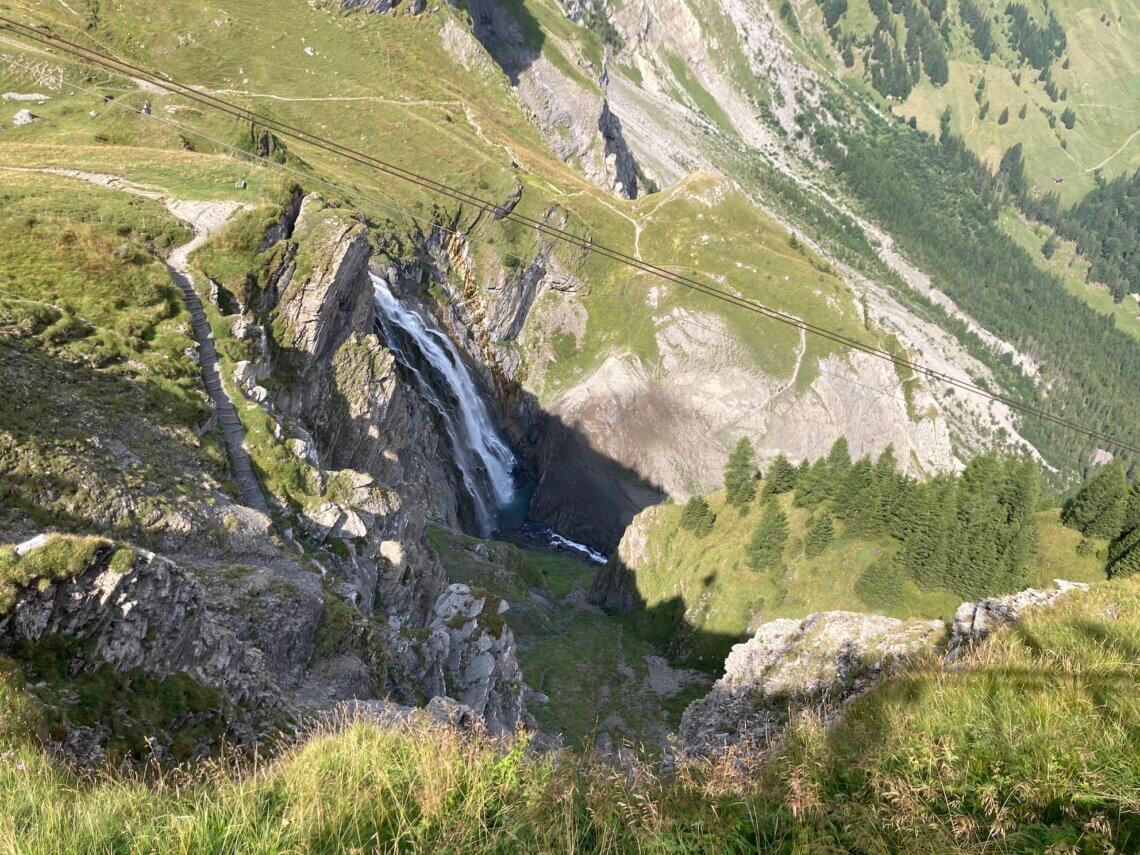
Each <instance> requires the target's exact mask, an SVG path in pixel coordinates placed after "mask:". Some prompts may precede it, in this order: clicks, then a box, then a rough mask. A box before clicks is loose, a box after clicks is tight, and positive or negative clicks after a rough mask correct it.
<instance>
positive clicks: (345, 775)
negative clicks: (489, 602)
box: [0, 580, 1140, 852]
mask: <svg viewBox="0 0 1140 855" xmlns="http://www.w3.org/2000/svg"><path fill="white" fill-rule="evenodd" d="M1138 628H1140V582H1138V581H1137V580H1123V581H1120V582H1113V583H1109V584H1107V585H1104V586H1100V587H1098V588H1097V589H1096V590H1094V591H1093V592H1091V593H1088V594H1078V595H1074V596H1072V597H1071V599H1070V600H1068V601H1067V602H1065V603H1064V604H1062V605H1061V606H1059V607H1057V608H1055V609H1053V610H1046V611H1042V612H1039V613H1036V614H1033V615H1031V616H1029V617H1028V618H1027V619H1025V620H1024V621H1023V622H1022V623H1021V624H1020V625H1018V626H1017V627H1014V628H1011V629H1009V630H1006V631H1003V632H1001V633H999V634H998V635H996V636H994V637H992V638H991V639H990V640H988V641H987V642H985V643H984V644H982V645H981V646H980V647H979V648H977V649H976V650H974V651H972V652H970V653H968V654H967V655H965V656H964V657H962V658H960V659H959V660H958V661H957V662H955V663H954V665H953V666H952V667H944V666H943V665H942V664H941V663H939V662H937V661H931V662H928V663H923V664H918V665H916V666H913V667H911V668H910V669H908V670H906V671H904V672H903V673H901V674H899V675H897V676H894V677H892V678H891V679H889V680H888V681H887V682H886V683H885V684H882V685H880V686H879V687H878V688H876V689H874V690H872V691H871V692H870V693H868V694H867V695H865V696H864V697H863V698H861V699H860V700H858V701H856V702H855V703H854V704H853V705H852V706H851V707H850V708H849V709H848V711H847V712H846V714H845V717H844V718H843V719H842V720H841V721H840V723H839V724H838V725H836V726H835V727H833V728H825V727H822V726H821V725H820V724H819V723H817V722H813V721H810V720H809V721H805V722H802V723H801V724H800V725H799V726H798V727H797V728H796V729H795V731H794V732H793V733H792V735H791V738H790V739H789V740H788V741H787V743H786V744H785V746H784V747H783V748H782V749H781V750H780V751H778V752H777V753H776V755H775V756H774V757H773V759H772V760H771V761H770V763H769V765H768V766H767V767H766V768H764V769H762V770H760V771H757V772H751V771H750V772H748V773H746V774H741V773H740V772H739V770H737V769H735V768H734V767H733V766H732V764H724V765H714V766H708V765H701V764H698V765H696V766H682V767H681V768H680V769H679V770H678V771H677V772H676V773H675V774H671V775H664V776H630V775H628V774H626V773H625V772H624V771H620V770H615V769H613V768H612V767H610V766H608V765H605V764H598V763H595V762H592V761H590V760H589V759H582V758H580V757H578V756H575V755H571V754H562V755H549V754H547V755H527V754H526V753H525V752H524V751H523V750H522V749H523V746H522V744H521V743H519V744H515V745H514V746H513V747H511V746H505V745H504V746H499V747H494V746H488V745H485V744H483V743H481V742H479V741H478V740H471V739H462V738H457V737H456V736H455V735H453V734H451V733H449V732H445V731H439V730H427V729H425V728H423V727H418V726H417V727H414V728H412V729H411V730H405V729H396V730H384V729H380V728H377V727H376V726H374V725H371V724H367V723H358V724H355V725H351V726H349V727H346V728H343V729H340V730H331V731H324V732H319V733H317V734H315V735H313V736H312V737H310V738H309V739H307V740H305V741H303V742H302V743H301V744H299V745H298V746H297V747H295V748H293V749H290V750H288V751H287V752H286V753H285V754H284V755H283V756H281V757H280V758H279V759H278V760H276V761H273V762H270V763H265V762H263V763H261V764H259V766H258V767H257V768H256V769H252V768H250V767H249V766H242V765H239V764H236V763H235V764H226V763H221V764H217V765H214V766H210V767H207V768H200V769H199V771H198V773H197V775H196V776H192V777H190V778H175V777H167V778H166V779H164V780H163V781H160V782H157V783H148V782H146V781H144V780H141V779H138V778H134V777H127V776H122V775H116V774H109V775H105V776H93V777H76V776H74V775H71V774H69V773H67V772H66V771H64V770H62V769H60V768H58V767H56V766H54V765H53V764H52V763H51V762H50V761H49V760H48V759H46V758H45V756H44V755H43V754H42V752H40V751H39V749H38V748H36V747H35V745H34V744H32V743H31V742H29V741H27V740H26V738H18V737H15V736H14V734H15V733H16V732H17V728H16V727H7V728H6V725H8V724H9V723H15V724H18V725H19V731H20V732H26V731H25V730H24V728H25V727H26V726H27V725H28V724H34V722H35V717H36V716H35V711H34V709H33V708H31V707H29V705H28V701H27V695H26V694H24V691H23V689H22V687H21V685H20V681H19V678H18V677H17V676H15V675H13V674H12V673H11V672H10V671H5V672H3V673H2V675H0V676H2V678H0V711H2V712H3V715H0V740H3V742H0V790H2V791H3V792H4V793H5V794H6V798H5V800H4V801H3V803H2V804H0V847H2V848H4V849H6V850H10V851H16V852H49V851H63V850H67V851H72V852H96V851H116V850H122V851H126V850H132V851H154V852H218V851H275V852H277V851H317V852H327V851H348V850H350V849H354V848H356V849H364V850H368V849H374V848H377V847H380V846H385V845H387V846H392V845H398V846H399V847H400V848H402V849H408V850H416V851H464V852H483V851H529V852H554V851H599V852H628V851H640V852H665V851H669V852H678V851H756V850H763V851H813V852H838V851H908V852H947V851H968V852H980V851H1043V850H1045V849H1046V848H1048V847H1050V846H1057V847H1058V849H1057V850H1055V851H1107V850H1108V849H1109V848H1110V847H1115V851H1129V850H1131V849H1133V848H1134V847H1135V846H1136V845H1137V843H1138V841H1140V778H1138V777H1137V764H1136V762H1135V760H1136V757H1137V756H1138V752H1140V737H1138V736H1137V734H1140V702H1138V699H1137V696H1136V693H1135V691H1134V687H1135V681H1136V677H1137V669H1138V668H1140V629H1138ZM508 748H510V750H508Z"/></svg>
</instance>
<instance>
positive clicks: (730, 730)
mask: <svg viewBox="0 0 1140 855" xmlns="http://www.w3.org/2000/svg"><path fill="white" fill-rule="evenodd" d="M1056 582H1057V588H1055V589H1051V590H1048V591H1041V590H1036V589H1033V588H1030V589H1028V590H1025V591H1021V592H1019V593H1016V594H1009V595H1007V596H1003V597H992V598H989V599H985V600H980V601H978V602H966V603H962V605H961V606H959V608H958V610H957V614H956V615H955V618H954V622H953V626H952V627H947V625H946V624H945V623H943V622H942V621H940V620H929V621H917V620H912V621H901V620H898V619H896V618H890V617H884V616H881V615H867V614H857V613H855V612H842V611H836V612H822V613H819V614H813V615H809V616H808V617H806V618H804V619H803V620H792V619H788V618H780V619H777V620H773V621H768V622H767V623H763V624H761V625H760V626H759V627H757V629H756V631H755V633H754V634H753V636H752V638H750V639H748V641H745V642H743V643H741V644H737V645H735V646H734V647H733V648H732V650H731V651H730V652H729V655H728V658H727V659H726V660H725V663H724V676H723V677H721V678H720V679H719V680H717V682H716V683H715V684H714V685H713V688H712V691H710V692H709V693H708V695H706V696H705V697H703V698H701V699H699V700H696V701H694V702H693V703H691V704H690V705H689V706H688V708H687V709H686V710H685V712H684V715H683V716H682V719H681V728H680V733H679V736H680V740H681V745H682V748H683V750H684V751H685V752H686V753H688V754H691V755H708V754H715V753H718V752H719V751H722V750H723V749H725V748H727V747H729V746H740V747H746V748H760V749H763V748H764V747H765V746H766V745H767V744H769V743H770V742H771V741H772V740H773V739H775V738H777V737H778V736H779V735H780V734H781V733H782V732H783V729H784V727H785V726H786V725H787V724H788V722H789V721H790V719H791V718H792V717H793V716H794V715H796V714H798V713H800V712H803V711H806V710H812V711H814V712H816V713H821V714H825V715H826V714H828V713H831V712H834V711H835V710H837V709H838V708H839V707H840V706H841V705H842V704H843V703H845V702H847V701H849V700H850V699H851V698H853V697H856V696H857V695H859V694H860V693H862V692H863V691H865V690H866V689H868V688H869V687H870V686H871V685H872V684H873V683H874V682H875V681H876V679H877V678H879V677H880V676H881V675H882V674H883V673H884V672H886V671H888V670H889V669H891V668H892V667H895V666H899V665H902V664H905V663H907V662H910V661H914V660H915V659H917V658H920V657H922V656H943V655H944V656H945V658H946V659H947V660H951V659H953V658H955V657H956V656H957V655H958V654H959V653H960V652H961V650H962V648H963V647H964V646H966V645H969V644H972V643H974V642H977V641H980V640H981V639H983V638H985V637H986V636H987V635H989V634H990V633H992V632H994V631H995V630H997V629H999V628H1000V627H1002V626H1005V625H1008V624H1010V623H1013V622H1014V621H1016V620H1018V619H1019V618H1020V617H1021V616H1022V615H1023V614H1024V613H1025V611H1026V610H1027V609H1029V608H1034V607H1041V606H1050V605H1053V604H1054V603H1056V602H1057V601H1058V600H1059V599H1060V598H1061V597H1064V596H1065V595H1066V594H1068V593H1070V592H1072V591H1080V590H1087V589H1088V586H1087V585H1083V584H1080V583H1074V582H1066V581H1064V580H1061V579H1058V580H1056ZM948 633H949V634H948Z"/></svg>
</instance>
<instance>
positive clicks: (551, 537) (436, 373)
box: [372, 274, 606, 564]
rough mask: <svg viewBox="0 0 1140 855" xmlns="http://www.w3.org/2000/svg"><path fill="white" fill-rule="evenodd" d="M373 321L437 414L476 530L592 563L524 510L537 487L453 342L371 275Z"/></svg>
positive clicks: (583, 548) (593, 557)
mask: <svg viewBox="0 0 1140 855" xmlns="http://www.w3.org/2000/svg"><path fill="white" fill-rule="evenodd" d="M372 287H373V291H374V293H375V298H376V326H377V330H378V332H379V333H380V335H381V338H382V339H383V341H384V344H385V345H386V346H387V347H388V349H389V350H391V351H392V354H393V355H394V356H395V357H396V361H397V362H399V364H400V365H401V367H402V368H403V369H404V370H405V371H406V372H407V375H408V376H409V377H410V378H411V380H412V383H413V384H414V386H415V389H416V392H417V394H418V395H419V397H420V398H421V399H422V400H423V401H424V403H425V404H427V405H428V406H430V407H431V408H432V409H433V410H434V411H435V412H436V414H437V416H438V423H439V424H440V426H441V427H442V429H443V432H444V435H445V438H446V440H447V445H448V447H449V448H450V450H451V453H452V457H453V461H454V463H455V468H456V470H457V472H458V474H459V478H460V481H461V482H462V487H463V490H464V492H465V493H466V497H467V499H468V500H469V501H470V503H471V508H472V513H473V516H474V524H475V527H476V528H477V533H478V534H479V536H480V537H483V538H489V537H492V536H494V535H496V534H501V535H504V536H505V535H511V534H515V535H518V536H520V537H521V538H522V539H524V540H526V541H532V542H537V543H540V544H543V545H545V546H546V547H547V548H549V549H553V550H556V551H557V550H569V551H571V552H574V553H576V554H577V555H578V556H579V557H583V558H586V559H587V560H589V561H592V562H594V563H596V564H604V563H605V562H606V556H605V555H603V554H601V553H600V552H597V551H596V550H594V549H591V548H590V547H589V546H587V545H585V544H583V543H578V542H576V541H573V540H570V539H569V538H567V537H565V536H563V535H561V534H559V533H558V532H556V531H554V530H553V529H550V528H547V527H545V526H541V525H538V524H535V523H533V522H531V521H530V520H529V519H528V517H527V512H528V509H529V507H530V502H531V499H532V498H533V496H534V491H535V487H536V486H537V485H536V483H535V481H534V479H533V478H532V477H529V476H528V475H527V474H526V473H525V471H524V470H523V468H522V467H521V466H520V465H519V461H518V459H517V458H516V456H515V454H514V452H513V451H512V450H511V448H510V446H509V445H508V444H507V442H506V440H505V439H503V437H502V435H501V434H500V433H499V430H498V428H497V427H496V425H495V420H494V418H493V416H492V415H491V411H490V408H489V407H488V406H487V402H486V401H485V400H484V398H483V396H482V394H481V393H480V391H479V387H478V385H477V384H476V382H475V379H474V378H473V377H472V376H471V372H470V370H469V369H468V367H467V364H466V363H465V362H464V361H463V358H462V356H461V355H460V353H459V349H458V348H457V347H456V346H455V344H454V342H452V340H451V339H450V338H449V337H448V335H447V334H446V333H445V332H443V331H442V330H440V329H439V328H438V327H437V326H436V324H435V323H434V321H432V320H431V319H430V318H425V317H423V316H422V315H421V314H420V313H419V312H417V311H415V310H414V309H412V308H410V307H408V306H405V305H404V304H403V303H401V302H400V301H399V300H398V299H397V298H396V296H395V295H394V294H393V293H392V291H391V289H390V288H389V286H388V282H387V281H386V280H385V279H383V278H382V277H380V276H376V275H375V274H372Z"/></svg>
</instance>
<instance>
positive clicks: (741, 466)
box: [724, 436, 756, 507]
mask: <svg viewBox="0 0 1140 855" xmlns="http://www.w3.org/2000/svg"><path fill="white" fill-rule="evenodd" d="M755 454H756V452H755V450H754V449H753V448H752V441H751V440H750V439H749V438H748V437H746V436H742V437H741V438H740V441H739V442H737V443H736V448H734V449H733V450H732V454H730V455H729V456H728V463H727V465H726V466H725V467H724V497H725V499H726V500H727V501H728V503H729V504H730V505H735V506H737V507H743V506H745V505H747V504H748V503H749V502H751V501H752V499H753V497H754V496H755V495H756V484H755V481H756V467H755V465H754V464H753V462H752V459H753V457H754V456H755Z"/></svg>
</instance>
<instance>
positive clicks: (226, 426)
mask: <svg viewBox="0 0 1140 855" xmlns="http://www.w3.org/2000/svg"><path fill="white" fill-rule="evenodd" d="M186 204H187V203H171V204H170V205H167V207H168V208H169V209H170V212H171V213H172V214H174V215H175V216H176V217H182V218H185V217H184V213H179V210H182V211H185V206H186ZM190 204H195V203H190ZM219 204H221V205H225V204H226V203H208V202H206V203H196V206H197V207H199V209H200V210H201V206H207V205H208V206H211V207H212V208H213V211H214V212H217V211H218V207H217V206H218V205H219ZM202 213H203V214H205V211H202ZM232 213H233V210H232V209H231V210H230V211H229V212H228V213H226V214H225V215H224V216H222V217H221V223H225V221H226V220H227V219H228V218H229V214H232ZM187 222H189V223H190V224H191V225H193V226H194V230H195V232H196V234H195V235H194V239H193V240H191V241H190V242H189V243H184V244H183V245H182V246H180V247H177V248H176V249H175V250H174V251H173V252H171V253H170V255H169V257H167V259H166V269H167V270H168V271H169V272H170V278H171V280H173V282H174V284H175V285H177V286H178V288H179V290H180V291H181V292H182V299H183V300H184V301H185V302H186V308H187V309H188V310H189V312H190V320H191V323H192V324H193V327H194V338H195V339H196V340H197V342H198V362H199V364H200V365H201V367H202V382H203V383H205V384H206V392H207V393H208V394H209V395H210V399H211V400H212V401H213V402H214V413H215V414H216V415H217V417H218V426H219V427H220V428H221V430H222V439H223V440H224V442H225V444H226V451H227V453H228V454H229V457H230V467H231V468H232V469H233V473H234V481H235V482H236V483H237V486H238V492H239V493H240V494H241V500H242V503H243V504H245V505H248V506H249V507H251V508H254V509H255V510H259V511H261V512H262V513H264V514H266V515H271V512H270V510H269V503H268V502H267V501H266V500H265V494H264V493H263V492H262V490H261V483H260V482H259V481H258V480H257V475H256V474H254V471H253V460H252V459H251V458H250V456H249V450H248V449H247V448H246V446H245V431H244V430H243V429H242V426H241V420H240V419H239V418H238V414H237V408H236V407H235V406H234V403H233V401H232V400H230V396H229V393H227V392H226V387H225V385H224V384H223V382H222V371H221V367H220V366H219V364H218V350H217V347H216V346H215V343H214V331H213V330H212V329H211V328H210V322H209V320H208V319H207V318H206V309H205V307H203V305H202V299H201V298H200V297H199V296H198V292H197V291H195V290H194V280H193V278H192V277H191V275H190V267H189V258H190V254H191V253H192V252H193V251H194V250H195V249H197V248H198V247H199V246H201V245H202V244H203V243H205V242H206V240H207V239H208V238H209V237H210V234H211V233H212V231H213V230H214V229H213V228H211V223H217V213H214V214H213V216H209V215H207V216H201V217H198V218H196V219H193V220H187ZM215 227H216V226H215Z"/></svg>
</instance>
